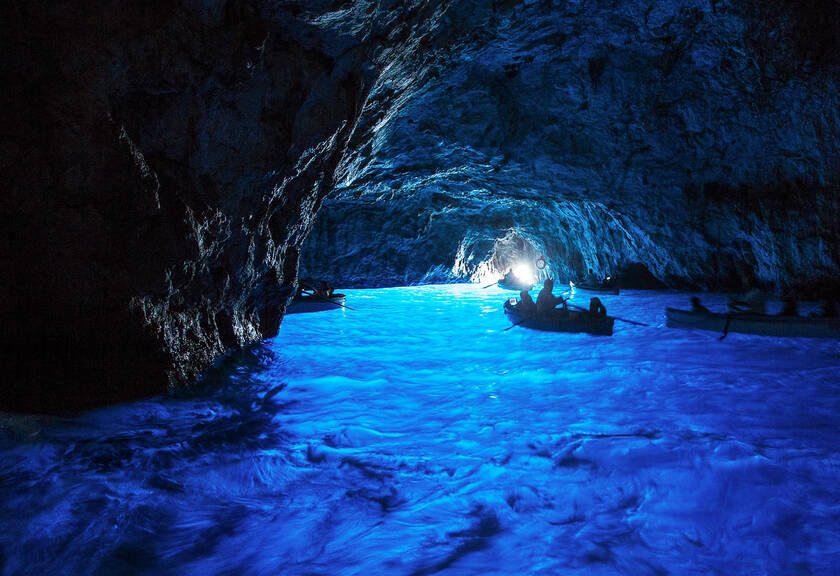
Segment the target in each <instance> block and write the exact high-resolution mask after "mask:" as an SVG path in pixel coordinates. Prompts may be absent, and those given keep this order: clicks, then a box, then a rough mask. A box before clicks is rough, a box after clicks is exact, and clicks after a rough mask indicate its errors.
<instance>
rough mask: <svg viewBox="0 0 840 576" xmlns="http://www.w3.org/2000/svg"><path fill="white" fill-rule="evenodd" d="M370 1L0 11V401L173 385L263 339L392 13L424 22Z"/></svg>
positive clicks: (60, 405) (35, 402)
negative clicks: (0, 28) (0, 88)
mask: <svg viewBox="0 0 840 576" xmlns="http://www.w3.org/2000/svg"><path fill="white" fill-rule="evenodd" d="M378 4H379V3H374V2H364V1H359V2H311V3H306V4H305V5H303V4H301V3H297V2H274V3H267V2H248V1H239V0H228V1H225V0H213V1H211V0H207V1H187V0H165V1H163V2H154V3H147V2H145V3H144V2H139V3H138V2H123V1H116V2H95V1H94V2H73V1H67V0H63V1H62V0H59V1H56V2H23V1H16V0H10V1H9V2H4V3H3V5H2V7H0V19H2V22H3V35H2V40H0V42H2V52H3V59H2V63H0V67H2V68H0V77H2V81H3V85H4V90H3V92H2V94H0V98H2V101H1V102H0V109H2V120H0V122H2V128H1V129H0V142H2V155H0V157H2V163H3V174H4V181H3V183H2V185H3V186H4V188H5V190H4V192H3V195H2V202H0V209H2V218H3V222H4V226H3V231H2V233H0V234H1V235H0V265H2V270H3V274H2V275H0V326H2V350H3V366H4V368H5V369H6V372H5V373H4V378H3V382H2V384H0V409H14V410H32V411H65V410H74V409H78V408H84V407H87V406H93V405H98V404H102V403H106V402H115V401H120V400H125V399H130V398H135V397H138V396H143V395H148V394H153V393H159V392H163V391H166V390H171V389H173V388H176V387H179V386H184V385H188V384H189V383H190V382H191V381H193V380H194V379H195V377H196V376H197V375H198V374H200V372H201V371H202V370H203V369H205V368H206V367H207V366H208V365H209V364H210V363H211V362H212V361H213V360H214V359H215V358H217V357H218V356H219V355H220V354H223V353H224V352H225V351H226V350H229V349H232V348H237V347H241V346H244V345H247V344H248V343H249V342H252V341H254V340H256V339H259V338H263V337H268V336H272V335H274V334H275V333H276V332H277V330H278V327H279V324H280V321H281V318H282V312H283V309H284V306H285V305H286V303H287V299H288V296H289V294H290V293H291V291H292V289H293V288H292V286H293V285H294V283H295V282H296V274H297V264H298V250H299V246H300V243H301V242H302V240H303V238H304V237H305V235H306V233H307V231H308V229H309V227H310V226H311V224H312V218H313V215H314V214H315V212H316V211H317V209H318V207H319V205H320V203H321V201H322V199H323V197H324V196H325V194H326V192H327V191H328V190H329V189H330V187H331V185H332V179H333V172H334V168H335V166H336V164H337V163H338V162H339V160H340V158H341V157H342V154H344V152H345V149H346V147H347V142H348V138H349V136H350V134H351V133H352V132H353V130H354V129H355V126H356V121H357V120H358V116H359V111H360V110H361V105H362V102H363V101H364V99H365V97H366V94H367V92H368V91H369V87H370V86H371V85H372V84H373V82H374V80H375V78H376V76H377V75H378V73H379V70H380V69H381V68H382V67H383V64H382V60H383V56H382V54H383V50H387V49H391V47H393V46H399V45H400V43H401V42H404V41H405V40H406V37H405V35H403V36H399V35H396V34H394V33H392V32H393V30H392V28H393V27H389V24H391V23H392V19H393V18H392V17H395V16H394V15H397V14H399V15H401V16H402V17H403V21H405V22H408V23H410V22H412V21H414V22H415V23H416V22H422V21H423V20H424V19H425V16H424V14H423V10H425V4H423V3H417V4H413V5H411V6H397V7H393V6H390V7H385V8H383V9H381V10H379V9H378V8H377V6H378ZM377 10H379V11H377Z"/></svg>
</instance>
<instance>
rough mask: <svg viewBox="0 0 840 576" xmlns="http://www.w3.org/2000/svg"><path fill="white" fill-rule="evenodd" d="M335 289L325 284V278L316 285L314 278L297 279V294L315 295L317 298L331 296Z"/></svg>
mask: <svg viewBox="0 0 840 576" xmlns="http://www.w3.org/2000/svg"><path fill="white" fill-rule="evenodd" d="M334 292H335V289H334V288H333V287H332V286H330V285H329V284H327V281H326V280H321V281H320V283H318V287H317V288H316V287H315V281H314V280H299V281H298V289H297V295H298V296H317V297H319V298H331V297H332V295H333V293H334Z"/></svg>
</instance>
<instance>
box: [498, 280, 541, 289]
mask: <svg viewBox="0 0 840 576" xmlns="http://www.w3.org/2000/svg"><path fill="white" fill-rule="evenodd" d="M496 284H497V285H498V286H499V288H503V289H505V290H515V291H516V292H521V291H522V290H530V289H531V288H533V287H534V285H533V284H526V283H516V282H510V283H508V282H505V281H503V280H499V281H498V282H496Z"/></svg>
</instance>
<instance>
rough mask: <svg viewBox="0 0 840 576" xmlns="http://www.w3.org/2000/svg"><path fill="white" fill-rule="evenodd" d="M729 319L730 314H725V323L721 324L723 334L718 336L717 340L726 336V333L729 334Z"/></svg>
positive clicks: (730, 317) (730, 318)
mask: <svg viewBox="0 0 840 576" xmlns="http://www.w3.org/2000/svg"><path fill="white" fill-rule="evenodd" d="M730 320H732V314H727V315H726V324H724V326H723V336H721V337H720V338H718V340H723V339H724V338H726V335H727V334H729V321H730Z"/></svg>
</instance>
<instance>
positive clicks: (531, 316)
mask: <svg viewBox="0 0 840 576" xmlns="http://www.w3.org/2000/svg"><path fill="white" fill-rule="evenodd" d="M533 317H534V314H529V315H528V316H526V317H525V318H523V319H522V320H520V321H519V322H514V323H513V324H511V325H510V326H508V327H507V328H505V329H504V330H502V332H507V331H508V330H510V329H511V328H515V327H516V326H519V325H520V324H522V323H523V322H527V321H528V320H530V319H531V318H533Z"/></svg>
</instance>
